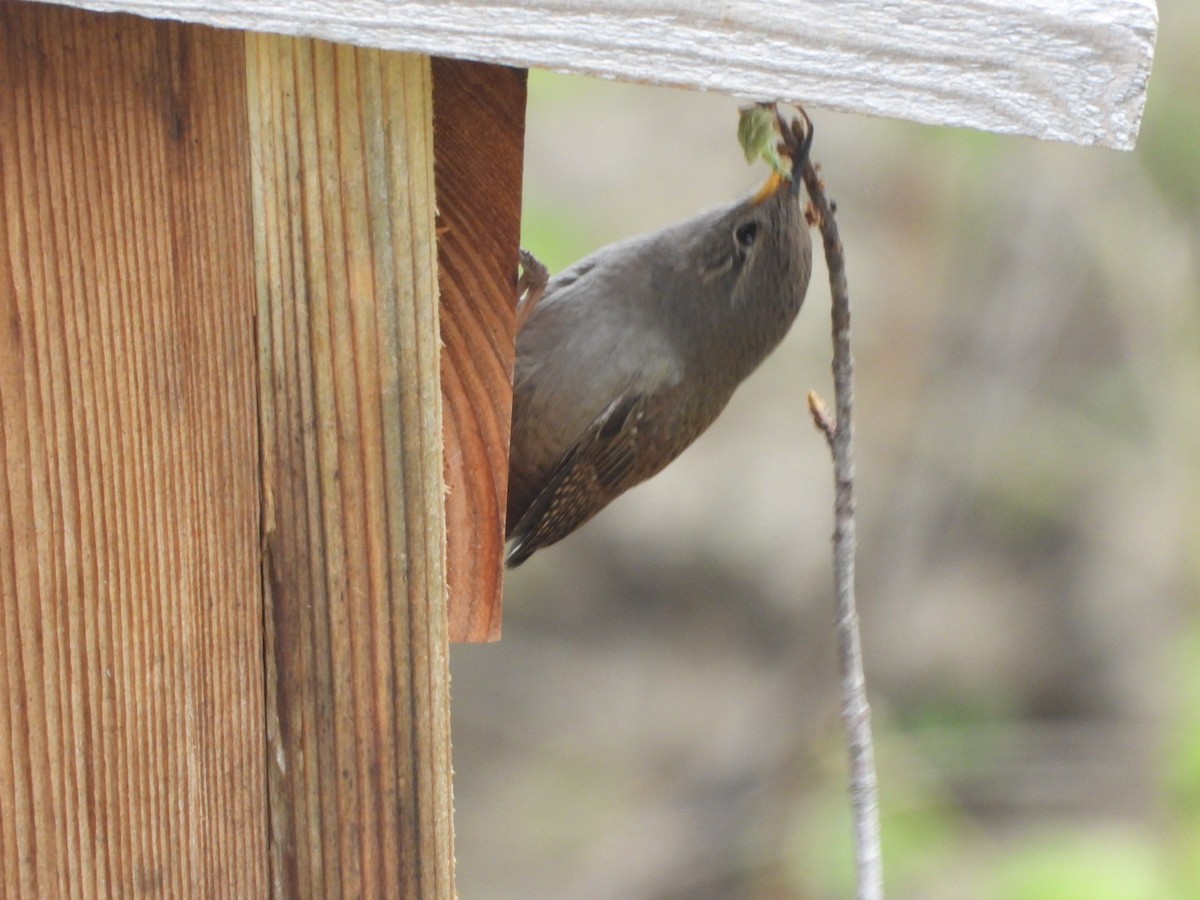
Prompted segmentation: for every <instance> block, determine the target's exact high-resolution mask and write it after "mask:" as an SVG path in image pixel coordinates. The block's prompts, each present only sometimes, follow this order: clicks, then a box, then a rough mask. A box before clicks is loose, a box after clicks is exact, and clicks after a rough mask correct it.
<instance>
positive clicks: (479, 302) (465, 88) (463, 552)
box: [433, 59, 526, 641]
mask: <svg viewBox="0 0 1200 900" xmlns="http://www.w3.org/2000/svg"><path fill="white" fill-rule="evenodd" d="M525 76H526V73H525V71H524V70H522V69H510V68H506V67H504V66H493V65H487V64H485V63H472V62H463V61H461V60H451V59H435V60H434V61H433V79H434V88H433V103H434V109H433V111H434V150H435V155H436V157H437V164H436V170H437V199H438V264H439V279H438V280H439V285H440V288H441V324H442V343H443V348H444V349H443V351H442V394H443V397H444V404H443V406H444V410H445V429H446V487H447V493H446V521H447V527H446V540H447V558H448V571H447V577H448V579H449V584H450V639H451V640H455V641H494V640H498V639H499V638H500V610H501V586H502V583H503V582H502V577H501V576H502V572H503V557H504V512H505V507H506V504H507V497H508V437H509V426H510V424H511V421H512V372H513V355H514V341H515V336H516V321H515V316H514V308H515V301H516V270H517V250H518V242H519V241H520V234H521V177H522V168H523V167H522V163H523V160H524V146H525Z"/></svg>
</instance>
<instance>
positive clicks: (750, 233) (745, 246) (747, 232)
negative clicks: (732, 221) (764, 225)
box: [733, 222, 758, 250]
mask: <svg viewBox="0 0 1200 900" xmlns="http://www.w3.org/2000/svg"><path fill="white" fill-rule="evenodd" d="M757 237H758V223H757V222H743V223H742V224H741V225H739V226H738V227H737V228H735V229H734V230H733V240H734V241H735V242H736V243H737V245H738V247H739V248H740V249H742V250H749V249H750V247H751V246H753V245H754V240H755V238H757Z"/></svg>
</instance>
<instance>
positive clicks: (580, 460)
mask: <svg viewBox="0 0 1200 900" xmlns="http://www.w3.org/2000/svg"><path fill="white" fill-rule="evenodd" d="M646 404H647V397H646V395H644V394H629V395H626V396H624V397H619V398H617V399H616V400H614V401H613V402H612V403H610V404H609V405H608V407H606V408H605V410H604V412H603V413H601V415H600V416H599V417H597V418H596V420H595V421H594V422H593V423H592V424H591V426H590V427H589V428H588V429H587V430H586V431H585V432H584V434H583V436H582V437H581V438H580V439H579V441H578V442H576V443H575V444H574V445H573V446H572V447H571V448H570V449H569V450H568V451H567V452H566V454H565V455H564V456H563V457H562V459H561V460H560V461H559V463H558V464H557V465H556V466H555V467H554V469H553V471H552V472H551V473H550V476H549V478H548V479H547V480H546V484H545V486H544V487H543V488H542V489H541V490H540V491H539V492H538V494H537V495H536V496H535V497H534V498H533V501H532V502H531V503H530V504H529V508H528V509H527V510H526V511H525V513H524V514H523V515H522V516H521V518H520V520H519V521H518V522H517V523H516V525H515V527H514V528H513V529H512V532H511V537H512V540H513V545H512V548H511V549H510V550H509V552H508V557H507V559H506V560H505V562H506V564H507V565H508V567H509V568H512V567H514V566H519V565H520V564H521V563H523V562H524V561H525V560H526V559H528V558H529V557H530V556H531V555H532V554H533V553H534V552H535V551H537V550H538V549H539V548H541V547H545V546H547V545H549V544H553V543H554V542H555V541H557V540H559V539H560V538H564V537H566V536H567V535H568V534H570V533H571V532H572V531H574V530H575V529H576V528H578V527H579V526H580V525H582V524H583V523H584V522H586V521H587V520H588V519H590V518H591V517H592V516H593V515H595V513H596V512H598V511H599V510H601V509H602V508H604V506H605V505H606V504H607V503H608V502H609V501H610V500H611V499H613V498H614V497H616V496H617V495H618V494H620V493H621V492H622V491H624V490H625V489H626V488H628V487H631V486H632V485H633V484H634V483H636V482H637V481H640V480H641V479H642V478H644V477H646V475H645V474H642V473H641V472H640V471H639V468H640V467H639V465H638V454H639V426H640V425H641V424H642V422H643V421H644V420H645V416H646ZM646 474H649V473H646Z"/></svg>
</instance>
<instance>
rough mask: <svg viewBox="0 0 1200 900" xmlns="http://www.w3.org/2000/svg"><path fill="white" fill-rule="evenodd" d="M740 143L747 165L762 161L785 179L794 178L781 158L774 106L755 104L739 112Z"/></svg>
mask: <svg viewBox="0 0 1200 900" xmlns="http://www.w3.org/2000/svg"><path fill="white" fill-rule="evenodd" d="M738 143H739V144H741V145H742V152H743V153H745V154H746V162H747V163H753V162H754V161H755V160H756V159H762V160H764V161H765V162H766V163H767V165H769V166H770V167H771V168H772V169H774V170H775V171H776V172H778V173H779V174H780V175H782V176H783V177H784V178H791V177H792V173H791V171H790V170H789V169H788V168H787V167H786V166H784V164H783V160H782V159H780V158H779V131H778V126H777V123H776V121H775V111H774V107H773V106H763V105H761V104H758V103H753V104H751V105H749V106H743V107H742V108H741V109H739V110H738Z"/></svg>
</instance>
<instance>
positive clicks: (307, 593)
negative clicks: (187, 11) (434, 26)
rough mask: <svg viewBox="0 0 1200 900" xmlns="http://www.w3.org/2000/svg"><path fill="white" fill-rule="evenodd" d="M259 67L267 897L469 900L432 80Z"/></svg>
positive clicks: (333, 53) (359, 61) (319, 63)
mask: <svg viewBox="0 0 1200 900" xmlns="http://www.w3.org/2000/svg"><path fill="white" fill-rule="evenodd" d="M246 49H247V54H248V56H247V59H248V97H249V98H250V109H249V114H250V135H251V138H250V140H251V144H250V156H251V159H252V189H251V194H252V204H253V209H254V236H255V260H256V266H257V278H258V285H257V291H258V304H259V306H258V308H259V318H258V328H259V340H260V345H261V355H260V374H261V383H260V392H261V404H262V415H261V421H262V429H263V472H264V490H265V492H266V496H265V510H264V536H265V551H266V559H265V563H264V565H265V567H266V575H267V586H268V592H267V593H268V599H267V605H268V611H267V643H268V647H267V670H268V677H267V681H268V689H267V693H268V716H269V721H268V730H269V739H270V749H269V754H268V755H269V773H268V778H269V792H270V808H271V844H272V846H271V856H272V881H273V890H274V893H275V895H276V896H286V897H323V898H336V897H360V896H365V897H406V898H410V897H411V898H418V897H452V896H453V892H454V887H453V884H454V882H453V850H452V832H453V829H452V824H451V790H450V742H449V693H448V683H449V675H448V665H447V653H448V645H447V620H446V591H445V558H444V529H445V520H444V514H443V509H444V507H443V493H444V484H443V479H442V443H441V428H442V422H441V402H440V390H439V374H438V373H439V339H438V316H437V303H436V297H437V284H436V278H437V259H436V247H435V237H434V182H433V148H432V124H431V105H432V104H431V81H430V73H429V60H428V58H425V57H416V56H406V55H401V54H397V53H387V52H380V51H377V50H365V49H361V48H353V47H349V46H334V45H332V44H328V43H325V42H323V41H310V40H296V39H290V38H280V37H271V36H262V35H248V36H247V37H246Z"/></svg>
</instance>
